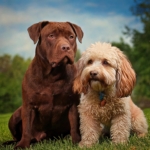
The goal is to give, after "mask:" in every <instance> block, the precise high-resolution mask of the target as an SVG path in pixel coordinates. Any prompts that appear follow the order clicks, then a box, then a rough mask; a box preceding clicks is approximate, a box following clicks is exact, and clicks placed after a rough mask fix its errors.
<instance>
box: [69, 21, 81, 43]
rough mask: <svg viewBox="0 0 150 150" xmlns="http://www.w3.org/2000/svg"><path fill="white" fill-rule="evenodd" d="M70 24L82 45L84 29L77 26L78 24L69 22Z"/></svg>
mask: <svg viewBox="0 0 150 150" xmlns="http://www.w3.org/2000/svg"><path fill="white" fill-rule="evenodd" d="M67 23H69V24H70V26H71V27H72V29H73V31H74V32H75V34H76V36H77V37H78V40H79V42H80V43H82V38H83V31H82V29H81V28H80V27H79V26H77V25H76V24H73V23H70V22H67Z"/></svg>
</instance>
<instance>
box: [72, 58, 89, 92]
mask: <svg viewBox="0 0 150 150" xmlns="http://www.w3.org/2000/svg"><path fill="white" fill-rule="evenodd" d="M76 66H77V74H76V78H75V80H74V83H73V91H74V92H78V93H84V94H86V93H87V89H88V85H87V83H86V81H83V80H81V74H82V70H83V68H84V61H83V59H82V58H80V59H79V60H78V62H77V63H76Z"/></svg>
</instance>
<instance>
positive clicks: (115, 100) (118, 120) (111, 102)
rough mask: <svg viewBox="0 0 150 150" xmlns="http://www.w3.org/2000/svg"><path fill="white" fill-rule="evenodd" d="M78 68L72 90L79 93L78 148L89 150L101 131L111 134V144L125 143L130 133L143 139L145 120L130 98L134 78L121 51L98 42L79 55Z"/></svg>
mask: <svg viewBox="0 0 150 150" xmlns="http://www.w3.org/2000/svg"><path fill="white" fill-rule="evenodd" d="M77 67H78V75H77V76H76V79H75V81H74V91H77V92H78V93H81V98H80V104H79V106H78V111H79V114H80V132H81V142H80V143H79V146H80V147H84V146H85V147H91V146H92V145H93V144H95V143H97V142H98V140H99V137H100V136H102V134H103V133H104V131H107V132H109V133H110V137H111V139H112V142H113V143H126V142H127V141H128V138H129V135H130V133H131V131H132V132H134V133H136V134H137V136H138V137H143V136H145V135H146V133H147V132H148V124H147V121H146V118H145V116H144V113H143V112H142V110H141V109H140V108H139V107H137V106H136V105H135V104H134V103H133V101H132V99H131V97H130V95H131V92H132V90H133V88H134V85H135V82H136V75H135V72H134V70H133V68H132V66H131V64H130V62H129V60H128V59H127V57H126V56H125V55H124V54H123V52H122V51H121V50H119V49H118V48H117V47H114V46H111V44H109V43H100V42H97V43H95V44H92V45H91V46H90V47H89V48H88V49H87V50H86V51H85V52H84V53H83V54H82V56H81V58H80V59H79V61H78V63H77Z"/></svg>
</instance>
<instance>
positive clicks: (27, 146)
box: [14, 141, 30, 150]
mask: <svg viewBox="0 0 150 150" xmlns="http://www.w3.org/2000/svg"><path fill="white" fill-rule="evenodd" d="M29 147H30V143H26V142H24V141H20V142H19V143H17V145H16V146H15V148H14V149H15V150H17V149H19V148H29Z"/></svg>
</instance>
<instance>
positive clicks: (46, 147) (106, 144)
mask: <svg viewBox="0 0 150 150" xmlns="http://www.w3.org/2000/svg"><path fill="white" fill-rule="evenodd" d="M144 113H145V115H146V118H147V121H148V124H149V126H150V109H145V110H144ZM10 115H11V114H3V115H0V145H1V144H2V143H3V142H5V141H8V140H12V137H11V134H10V132H9V129H8V120H9V118H10ZM13 148H14V146H13V145H9V146H7V147H3V146H0V150H13ZM78 149H80V148H79V147H78V145H73V144H72V143H71V140H70V138H69V137H68V138H65V139H62V140H61V139H60V140H56V141H43V142H42V143H37V144H34V145H31V147H30V149H29V150H78ZM85 149H86V148H84V149H83V150H85ZM91 149H92V150H150V133H148V135H147V137H145V138H137V137H136V136H131V137H130V139H129V143H128V144H124V145H121V144H120V145H113V144H111V141H110V140H109V139H101V140H100V143H99V144H96V145H95V146H93V147H92V148H91Z"/></svg>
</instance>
